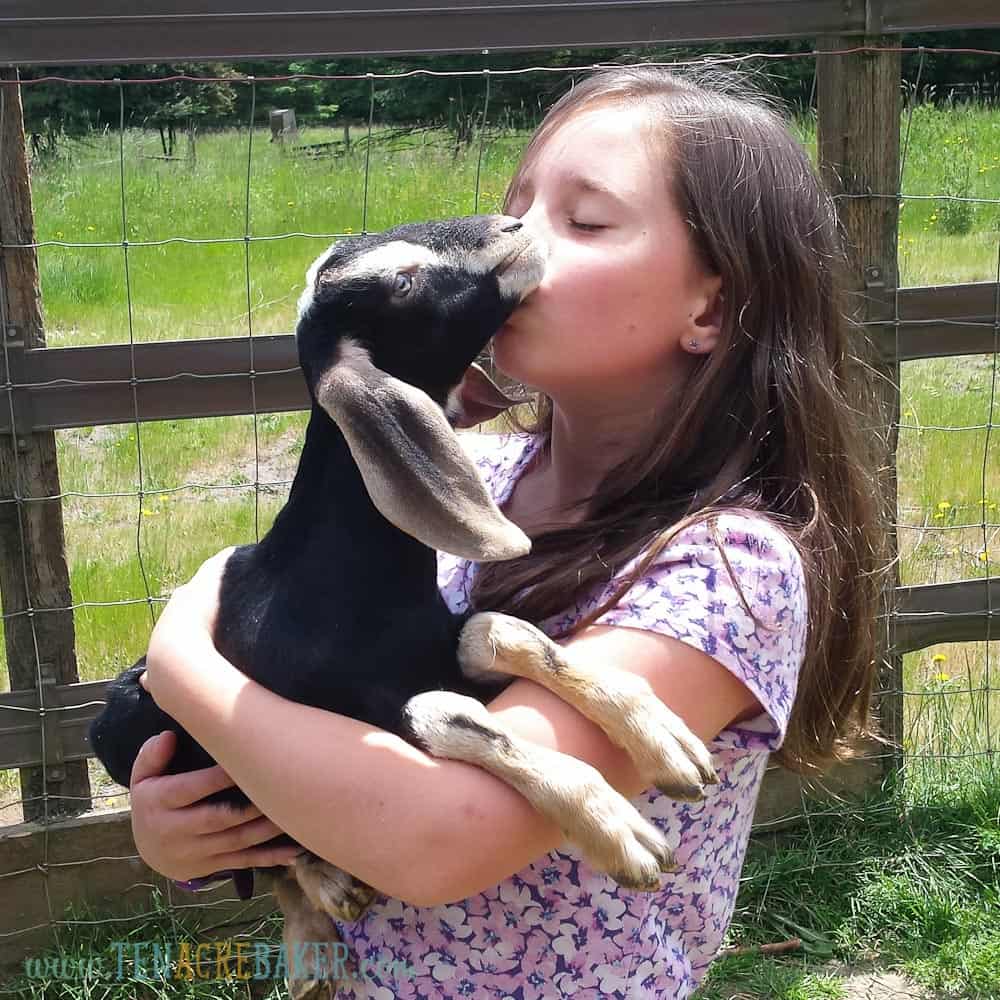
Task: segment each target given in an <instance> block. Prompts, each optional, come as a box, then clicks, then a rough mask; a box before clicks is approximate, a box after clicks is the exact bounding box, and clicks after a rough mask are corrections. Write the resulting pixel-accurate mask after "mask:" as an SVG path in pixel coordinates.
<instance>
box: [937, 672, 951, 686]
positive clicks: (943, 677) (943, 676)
mask: <svg viewBox="0 0 1000 1000" xmlns="http://www.w3.org/2000/svg"><path fill="white" fill-rule="evenodd" d="M934 680H936V681H940V682H941V683H942V684H943V683H944V682H945V681H950V680H951V674H945V673H940V674H935V675H934Z"/></svg>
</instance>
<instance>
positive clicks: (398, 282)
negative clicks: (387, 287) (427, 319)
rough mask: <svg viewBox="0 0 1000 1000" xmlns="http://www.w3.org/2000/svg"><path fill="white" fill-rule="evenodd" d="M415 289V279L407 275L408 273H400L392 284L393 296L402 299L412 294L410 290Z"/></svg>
mask: <svg viewBox="0 0 1000 1000" xmlns="http://www.w3.org/2000/svg"><path fill="white" fill-rule="evenodd" d="M412 287H413V278H412V276H411V275H409V274H407V273H406V271H400V272H399V273H398V274H397V275H396V277H395V278H394V279H393V282H392V294H393V295H394V296H395V297H396V298H397V299H401V298H404V297H405V296H407V295H409V294H410V289H411V288H412Z"/></svg>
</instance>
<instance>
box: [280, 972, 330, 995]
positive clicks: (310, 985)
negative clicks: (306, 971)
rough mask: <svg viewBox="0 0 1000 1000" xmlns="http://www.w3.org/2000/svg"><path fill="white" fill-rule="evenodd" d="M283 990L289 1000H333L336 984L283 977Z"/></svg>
mask: <svg viewBox="0 0 1000 1000" xmlns="http://www.w3.org/2000/svg"><path fill="white" fill-rule="evenodd" d="M285 989H287V990H288V996H289V998H290V1000H334V998H335V997H336V996H337V984H336V983H332V982H330V981H329V980H328V979H289V978H288V977H287V976H286V977H285Z"/></svg>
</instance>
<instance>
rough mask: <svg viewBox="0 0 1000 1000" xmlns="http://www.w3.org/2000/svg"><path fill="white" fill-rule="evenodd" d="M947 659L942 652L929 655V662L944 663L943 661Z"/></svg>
mask: <svg viewBox="0 0 1000 1000" xmlns="http://www.w3.org/2000/svg"><path fill="white" fill-rule="evenodd" d="M947 659H948V657H947V656H945V655H944V653H935V654H934V655H933V656H932V657H931V662H932V663H944V661H945V660H947Z"/></svg>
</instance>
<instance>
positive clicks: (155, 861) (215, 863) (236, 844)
mask: <svg viewBox="0 0 1000 1000" xmlns="http://www.w3.org/2000/svg"><path fill="white" fill-rule="evenodd" d="M176 746H177V735H176V733H174V732H173V731H171V730H166V731H164V732H162V733H160V735H159V736H153V737H151V738H150V739H148V740H146V742H145V743H143V745H142V747H141V748H140V750H139V755H138V756H137V757H136V759H135V764H134V765H133V767H132V777H131V779H130V782H129V789H130V791H131V793H132V835H133V837H134V838H135V846H136V849H137V850H138V851H139V856H140V857H141V858H142V860H143V861H145V862H146V864H147V865H149V867H150V868H152V869H153V870H154V871H158V872H159V873H160V874H161V875H164V876H166V877H167V878H170V879H177V880H178V881H187V880H188V879H192V878H200V877H201V876H204V875H211V874H212V873H213V872H217V871H222V870H224V869H227V868H268V867H270V866H271V865H287V864H290V863H291V862H292V860H293V859H294V858H295V856H296V855H297V854H300V853H301V852H302V848H301V847H300V846H299V845H297V844H295V845H289V844H288V843H287V838H286V843H285V844H282V845H280V846H270V847H262V846H260V845H261V844H263V843H264V842H265V841H268V840H271V839H272V838H274V837H277V836H279V835H281V834H283V831H282V830H281V829H280V828H279V827H277V826H275V825H274V823H272V822H271V821H270V820H269V819H268V818H267V817H266V816H264V815H263V814H262V813H261V811H260V810H259V809H258V808H257V807H256V806H254V805H252V804H251V805H248V806H247V807H246V808H245V810H237V809H235V808H232V807H230V806H227V805H225V804H223V803H205V804H202V805H198V804H197V803H198V802H199V800H200V799H203V798H204V797H205V796H206V795H211V794H212V792H217V791H219V790H221V789H223V788H229V787H231V786H232V785H233V784H234V782H233V780H232V778H230V777H229V775H228V774H226V772H225V771H224V770H223V769H222V768H221V767H220V766H219V765H218V764H216V765H215V766H214V767H206V768H203V769H201V770H198V771H188V772H187V773H185V774H164V771H165V770H166V767H167V764H168V763H169V761H170V758H171V757H172V756H173V753H174V750H175V749H176Z"/></svg>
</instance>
